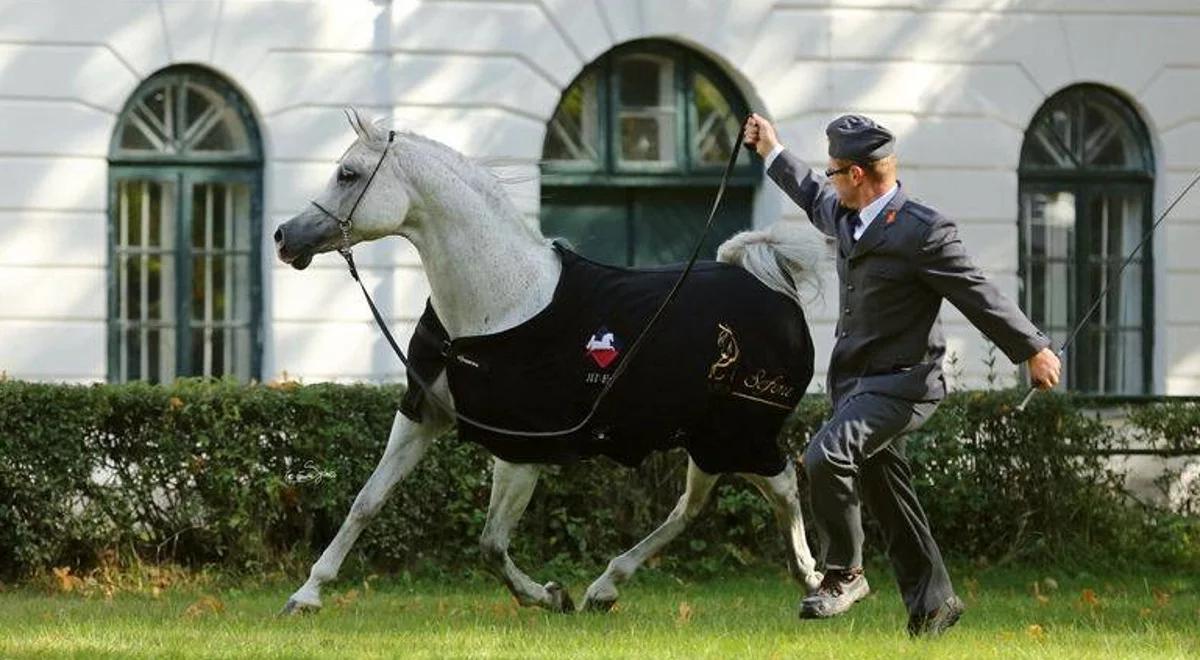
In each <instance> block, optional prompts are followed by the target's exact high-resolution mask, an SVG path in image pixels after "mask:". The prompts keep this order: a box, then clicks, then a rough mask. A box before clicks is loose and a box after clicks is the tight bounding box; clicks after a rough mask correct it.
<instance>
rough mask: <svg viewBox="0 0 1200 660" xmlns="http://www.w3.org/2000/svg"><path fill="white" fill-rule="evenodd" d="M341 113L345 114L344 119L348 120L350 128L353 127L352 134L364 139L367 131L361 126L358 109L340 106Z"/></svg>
mask: <svg viewBox="0 0 1200 660" xmlns="http://www.w3.org/2000/svg"><path fill="white" fill-rule="evenodd" d="M342 113H343V114H345V115H346V121H348V122H350V128H352V129H354V134H355V135H357V136H358V137H359V138H361V139H366V137H367V131H366V128H365V127H364V126H363V122H362V118H361V117H359V115H358V110H355V109H354V108H353V107H351V106H347V107H345V108H342Z"/></svg>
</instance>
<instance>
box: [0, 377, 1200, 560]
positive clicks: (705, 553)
mask: <svg viewBox="0 0 1200 660" xmlns="http://www.w3.org/2000/svg"><path fill="white" fill-rule="evenodd" d="M401 395H402V389H401V388H399V387H394V386H391V387H389V386H367V385H357V386H343V385H331V384H320V385H307V386H300V385H296V384H293V383H287V384H283V385H282V386H279V385H277V386H264V385H239V384H236V383H232V382H213V381H198V380H181V381H179V382H177V383H175V384H173V385H170V386H151V385H146V384H136V383H135V384H128V385H96V386H64V385H50V384H36V383H25V382H21V381H0V578H3V579H13V578H19V577H23V576H28V575H30V574H33V573H36V572H38V571H43V570H46V569H48V568H51V567H55V566H64V565H65V566H75V567H80V568H85V567H87V566H89V565H92V564H94V563H95V562H96V561H97V558H98V557H99V556H101V554H102V553H104V552H106V551H107V552H109V553H110V554H111V553H113V552H114V551H115V553H116V555H117V556H119V557H121V558H123V559H133V558H135V557H136V558H138V559H140V560H142V561H155V562H160V561H171V562H179V563H182V564H185V565H192V566H202V565H216V566H219V567H220V568H221V569H222V570H230V571H258V570H262V569H263V568H265V567H270V566H277V565H279V564H280V562H287V561H289V560H291V561H292V562H295V561H297V560H303V561H308V560H310V559H311V558H313V557H315V555H316V553H318V552H320V550H321V549H322V548H323V547H324V544H325V543H326V542H328V540H329V539H330V538H332V536H333V534H334V533H335V532H336V531H337V528H338V526H339V525H340V524H341V521H342V519H343V517H344V515H345V513H346V511H347V510H348V508H349V506H350V503H351V502H352V501H353V498H354V496H355V494H356V493H357V491H358V489H359V488H360V487H361V485H362V484H363V482H364V481H365V480H366V478H367V476H368V475H369V474H370V472H371V470H372V469H373V468H374V466H375V463H376V461H377V460H378V458H379V456H380V454H381V452H382V450H383V446H384V444H385V442H386V439H387V436H388V430H389V428H390V425H391V422H392V418H393V415H394V411H395V408H396V405H397V402H398V401H399V399H400V396H401ZM1019 396H1020V393H1018V392H1012V391H1001V392H986V393H980V392H975V393H962V394H956V395H952V396H951V397H950V398H949V399H948V400H947V401H946V402H945V403H944V404H943V405H942V407H941V409H940V411H939V412H938V413H937V414H936V415H935V416H934V417H933V419H932V420H931V421H930V422H929V423H928V424H927V425H926V426H925V427H924V428H923V429H921V430H920V431H919V432H917V433H915V434H914V435H913V436H912V437H911V438H910V440H909V443H908V444H909V449H908V451H909V454H910V456H911V457H912V459H913V464H914V465H913V467H914V477H915V479H916V482H917V484H918V488H919V489H920V491H921V497H922V502H923V503H924V505H925V507H926V509H927V512H928V513H929V515H930V518H931V519H932V520H933V525H934V530H935V534H936V536H937V537H938V539H939V541H940V543H941V544H942V546H943V549H944V551H945V552H946V554H948V555H950V556H958V557H962V558H969V559H973V560H975V559H979V560H989V561H996V560H1004V559H1010V558H1022V559H1032V560H1039V561H1040V560H1062V559H1064V558H1070V559H1080V558H1091V557H1108V558H1110V559H1113V560H1114V561H1122V560H1123V561H1138V562H1145V561H1160V562H1191V563H1192V564H1195V565H1197V566H1200V560H1198V557H1200V547H1198V546H1200V534H1198V533H1197V531H1198V529H1200V526H1198V525H1197V523H1196V520H1195V519H1190V518H1181V517H1178V516H1174V515H1171V514H1169V513H1167V512H1164V511H1159V510H1155V509H1152V508H1147V507H1144V506H1140V505H1136V504H1133V503H1132V502H1131V500H1130V499H1129V498H1127V497H1125V496H1124V495H1123V494H1122V493H1121V492H1120V488H1119V480H1118V479H1117V477H1116V475H1114V474H1111V473H1110V472H1108V471H1107V470H1106V469H1105V463H1104V461H1103V459H1100V458H1097V457H1091V456H1077V455H1074V453H1076V452H1080V451H1082V452H1086V451H1088V450H1094V449H1097V448H1103V447H1110V446H1112V445H1113V443H1116V442H1118V439H1117V438H1116V437H1115V436H1113V434H1112V433H1111V432H1110V431H1108V430H1107V429H1106V428H1105V427H1104V426H1102V425H1101V424H1100V423H1098V422H1096V421H1094V420H1093V419H1091V418H1090V417H1089V416H1087V415H1085V414H1082V413H1081V412H1080V411H1079V404H1078V402H1077V401H1076V400H1074V399H1072V398H1070V397H1067V396H1062V395H1041V396H1038V397H1035V398H1034V400H1033V403H1032V405H1031V406H1030V407H1029V409H1028V410H1027V411H1026V412H1025V413H1023V414H1013V413H1012V406H1013V405H1014V403H1015V402H1016V400H1017V398H1018V397H1019ZM1163 405H1164V406H1165V408H1162V407H1160V408H1159V409H1158V412H1157V413H1155V414H1149V415H1147V414H1144V413H1138V414H1135V415H1134V416H1133V419H1134V420H1135V422H1136V421H1137V420H1141V422H1140V423H1142V424H1143V426H1144V427H1145V429H1146V433H1147V434H1154V435H1155V436H1156V437H1163V436H1164V434H1170V433H1185V434H1186V433H1189V432H1190V433H1193V434H1194V431H1195V429H1197V428H1200V422H1198V420H1200V412H1198V411H1197V408H1196V407H1195V405H1194V404H1163ZM1164 411H1166V412H1164ZM1168 412H1169V419H1170V420H1171V423H1170V424H1165V423H1163V421H1162V420H1164V419H1167V418H1168ZM827 414H828V406H827V404H826V403H825V402H824V399H823V398H819V397H809V398H806V399H805V401H804V402H803V403H802V404H801V406H800V407H799V409H798V410H797V412H796V414H795V416H794V418H793V420H792V423H791V424H790V426H789V432H788V433H787V435H786V442H787V443H788V445H789V448H790V450H791V451H792V452H794V453H795V455H797V456H799V455H800V453H801V452H802V449H803V446H804V443H805V441H806V439H807V437H808V434H809V433H811V432H812V431H813V430H815V429H816V428H817V427H819V425H820V423H821V421H822V420H823V419H824V417H825V416H826V415H827ZM1154 424H1158V426H1154ZM1189 424H1190V426H1189ZM1189 429H1190V430H1189ZM1192 441H1193V442H1194V439H1193V440H1192ZM1164 442H1177V443H1178V442H1185V441H1184V440H1166V441H1164ZM314 469H315V470H316V472H315V473H314V472H313V470H314ZM685 470H686V465H685V461H684V459H683V456H682V454H681V453H680V452H679V451H674V452H669V453H666V454H660V455H656V456H653V457H651V459H650V460H648V461H646V463H645V464H644V465H643V466H641V467H640V468H638V469H636V470H625V469H623V468H620V467H619V466H617V465H615V464H613V463H611V462H608V461H606V460H596V461H592V462H588V463H582V464H578V465H573V466H567V467H562V468H553V469H551V470H550V473H549V474H548V475H547V476H545V477H544V478H543V479H542V482H541V484H540V486H539V489H538V491H537V493H536V494H535V496H534V499H533V502H532V503H531V505H530V507H529V511H528V512H527V513H526V515H525V517H524V519H523V521H522V523H521V525H520V527H519V529H518V532H517V535H516V536H517V538H516V539H515V542H514V549H515V551H516V553H517V555H518V558H519V561H525V562H547V561H550V562H558V563H560V564H563V565H569V566H574V567H588V568H591V567H594V566H596V565H600V564H602V563H603V562H606V561H607V560H608V558H610V557H611V556H612V555H614V554H616V553H617V552H620V551H622V550H624V549H626V548H628V547H629V546H630V545H632V544H633V543H635V542H636V541H638V540H639V539H640V538H641V537H642V536H644V535H645V534H646V533H647V532H649V531H650V530H651V529H653V528H654V527H656V526H657V525H658V524H659V523H661V522H662V520H663V518H664V517H665V515H666V514H667V512H668V511H669V510H670V508H671V507H672V506H673V504H674V502H675V500H676V498H677V497H678V495H679V491H680V489H681V487H682V484H683V480H684V473H685ZM301 474H308V475H309V476H314V475H316V476H319V478H318V479H312V480H308V481H298V480H297V479H296V476H297V475H301ZM489 486H490V459H489V457H488V456H487V455H486V454H485V453H484V452H483V451H481V450H479V449H478V448H477V447H474V446H470V445H467V444H465V443H461V442H458V441H457V440H456V438H455V437H454V436H453V435H448V436H446V437H444V438H442V439H440V440H439V442H438V443H437V445H436V446H435V447H434V448H433V449H432V450H431V451H430V452H429V453H428V454H427V456H426V458H425V460H424V461H423V462H422V463H421V465H420V466H419V467H418V468H417V470H416V471H415V472H414V473H413V474H412V475H411V476H410V477H409V478H408V479H407V480H406V481H404V482H402V483H401V484H400V485H399V486H398V487H397V488H396V491H395V492H394V494H393V496H392V499H391V500H389V502H388V505H387V506H386V507H385V508H384V511H383V512H382V513H381V514H380V515H379V516H378V517H377V518H376V519H375V520H374V521H372V523H371V525H370V526H369V528H368V530H367V531H366V532H365V533H364V534H363V536H362V537H361V538H360V540H359V542H358V543H357V545H356V546H355V550H354V553H353V554H352V562H351V565H350V566H349V569H350V570H359V569H361V570H374V571H381V570H382V571H391V570H400V569H411V568H422V569H428V568H432V569H437V570H445V571H454V570H459V569H461V568H463V567H467V566H478V551H477V548H476V538H477V537H478V534H479V532H480V530H481V529H482V525H483V519H484V515H485V512H486V508H487V502H488V495H489ZM714 499H715V503H713V504H710V505H709V507H708V508H707V509H706V512H705V514H704V515H703V516H702V517H701V519H700V520H699V521H698V522H697V524H696V525H695V526H694V527H693V528H692V529H691V530H689V532H688V533H687V534H686V535H685V536H684V537H682V539H681V540H680V541H677V542H676V544H675V545H674V546H672V547H671V548H670V549H669V550H668V551H667V552H666V553H665V554H664V558H663V561H664V562H667V565H668V566H673V567H678V568H680V569H684V570H691V571H717V570H724V569H725V568H727V567H729V566H731V565H737V564H739V563H746V562H756V561H770V562H779V565H781V566H782V556H783V555H782V552H783V550H782V543H781V542H780V541H779V538H780V536H779V533H778V531H777V530H776V529H775V526H774V521H773V519H772V516H771V515H770V512H769V509H768V508H767V506H766V505H765V503H764V502H763V501H762V500H761V498H760V497H759V496H758V495H757V494H755V493H754V492H753V491H752V490H751V489H749V488H748V487H747V486H746V485H745V484H744V483H742V482H740V480H737V479H727V480H725V481H723V482H722V485H721V486H719V488H718V491H717V495H716V497H715V498H714ZM873 547H874V548H876V549H877V548H878V547H879V545H878V544H874V546H873ZM1122 558H1123V559H1122ZM293 565H294V564H293Z"/></svg>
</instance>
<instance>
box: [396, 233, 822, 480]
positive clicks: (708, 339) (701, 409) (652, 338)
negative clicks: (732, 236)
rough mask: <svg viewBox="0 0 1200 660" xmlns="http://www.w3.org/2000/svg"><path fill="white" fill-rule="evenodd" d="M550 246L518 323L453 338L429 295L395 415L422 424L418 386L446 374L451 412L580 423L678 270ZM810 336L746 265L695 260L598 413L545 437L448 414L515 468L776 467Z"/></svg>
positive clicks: (805, 373)
mask: <svg viewBox="0 0 1200 660" xmlns="http://www.w3.org/2000/svg"><path fill="white" fill-rule="evenodd" d="M555 247H556V248H557V251H558V253H559V255H560V257H561V259H562V265H563V269H562V276H561V278H560V279H559V282H558V285H557V287H556V289H555V292H554V296H553V300H552V301H551V303H550V304H549V305H548V306H547V307H546V308H545V309H543V310H542V311H540V312H538V313H537V314H536V315H534V316H533V318H531V319H529V320H528V321H526V322H524V323H522V324H521V325H519V326H517V327H514V328H511V329H509V330H505V331H503V332H498V333H495V334H489V335H479V336H468V337H456V338H453V339H451V338H450V337H449V335H448V334H447V332H446V330H445V328H444V327H443V326H442V323H441V321H440V320H439V319H438V317H437V314H436V313H435V312H434V310H433V306H432V305H431V304H430V303H428V302H427V303H426V306H425V312H424V314H423V315H422V316H421V319H420V321H419V324H418V330H417V332H416V333H415V334H414V335H413V338H412V340H411V342H410V344H409V362H410V375H409V384H410V387H409V390H408V393H407V394H406V395H405V397H404V402H403V404H402V406H401V411H402V412H403V413H404V414H405V415H407V416H408V417H409V418H411V419H413V420H416V421H420V405H421V401H422V399H423V397H424V393H423V392H422V391H421V390H420V388H419V387H418V386H417V384H416V380H415V379H413V378H412V374H411V370H413V369H415V370H416V371H417V372H418V373H419V374H420V376H421V378H422V379H423V380H424V381H425V382H427V383H432V382H433V381H434V380H435V379H436V377H437V376H438V375H439V374H440V373H441V370H442V369H446V370H447V379H448V382H449V387H450V392H451V394H452V395H453V397H454V404H455V407H456V408H457V409H458V411H459V412H461V413H463V414H465V415H467V416H469V417H472V418H474V419H477V420H479V421H480V422H483V423H486V424H489V425H492V426H499V427H503V428H510V429H520V430H532V431H552V430H557V429H563V428H568V427H571V426H574V425H575V424H577V423H579V422H580V421H581V420H582V419H583V417H584V416H585V415H586V414H587V412H588V411H589V410H590V408H591V406H592V403H593V401H594V400H595V398H596V395H597V394H599V392H600V390H601V389H602V388H603V387H604V385H605V383H607V381H608V379H609V378H610V377H611V376H612V373H613V371H614V370H615V369H616V367H617V365H619V364H620V363H621V361H622V360H623V359H625V354H626V351H627V350H628V349H629V347H630V346H631V344H632V343H633V342H634V340H635V339H636V338H637V336H638V334H639V333H640V332H641V331H642V329H643V328H644V327H645V326H646V323H647V321H648V320H649V319H650V317H651V316H652V315H653V314H654V312H655V311H656V310H657V309H658V307H659V306H660V305H661V303H662V301H663V299H664V298H665V297H666V295H667V293H668V291H670V289H671V287H672V285H673V284H674V283H675V281H676V279H678V277H679V274H680V272H681V271H682V269H683V266H682V265H675V266H665V267H657V268H646V269H627V268H617V267H612V266H606V265H603V264H599V263H595V262H592V261H589V260H588V259H586V258H584V257H582V256H580V255H578V254H575V253H574V252H572V251H570V250H568V249H566V248H565V247H563V246H561V245H558V244H556V245H555ZM812 375H813V345H812V338H811V337H810V336H809V331H808V324H807V323H806V322H805V319H804V314H803V312H802V311H801V310H800V307H799V306H798V305H796V304H795V303H794V302H792V301H791V300H790V299H788V298H787V296H784V295H782V294H780V293H778V292H775V291H772V290H771V289H769V288H767V287H766V286H764V285H763V284H762V283H761V282H759V281H758V280H757V279H755V278H754V276H753V275H751V274H750V273H749V272H747V271H746V270H744V269H742V268H740V267H737V266H733V265H730V264H725V263H719V262H698V263H697V264H696V265H695V266H694V267H693V269H692V272H691V274H690V275H689V276H688V278H687V280H686V281H685V282H684V284H683V286H682V288H681V289H680V290H679V293H678V295H677V297H676V298H675V301H674V302H673V303H672V304H671V305H670V306H669V307H668V308H667V310H666V311H665V312H664V314H663V316H662V317H661V318H660V319H659V322H658V323H657V325H656V326H655V327H654V329H653V330H651V334H650V335H649V336H648V337H647V339H646V340H645V342H644V343H643V345H642V347H641V348H640V349H639V351H638V353H637V357H636V358H635V359H634V360H633V362H632V364H631V365H630V367H629V368H628V369H627V370H626V372H625V373H624V374H623V375H622V376H621V377H620V379H618V381H617V383H616V384H615V386H614V387H613V389H612V391H611V392H609V394H608V396H607V397H606V398H605V400H604V401H603V403H601V406H600V409H599V410H598V411H597V414H596V416H595V417H594V418H593V419H592V421H591V422H590V423H589V424H588V425H587V426H586V427H585V428H583V429H581V430H580V431H578V432H576V433H573V434H571V435H568V436H559V437H551V438H539V437H516V436H511V435H502V434H497V433H491V432H488V431H485V430H483V429H480V428H478V427H476V426H473V425H471V424H470V423H468V422H460V423H459V425H458V433H459V436H460V437H462V438H464V439H467V440H470V441H472V442H476V443H478V444H480V445H483V446H484V447H485V448H486V449H488V450H489V451H490V452H492V453H493V454H494V455H496V456H499V457H500V458H502V459H503V460H506V461H510V462H515V463H560V464H562V463H569V462H572V461H575V460H578V459H581V458H587V457H591V456H596V455H604V456H608V457H610V458H612V459H614V460H616V461H618V462H620V463H622V464H625V465H628V466H633V465H637V464H638V463H640V462H641V461H642V460H643V459H644V458H645V457H646V456H647V455H648V454H649V453H650V452H652V451H657V450H662V449H668V448H671V447H678V446H682V447H684V448H686V449H687V451H688V454H689V455H690V456H691V457H692V459H693V460H695V461H696V464H697V465H699V467H700V468H701V469H702V470H704V471H705V472H709V473H725V472H753V473H757V474H761V475H774V474H778V473H779V471H780V470H782V469H783V467H784V465H785V461H784V458H783V455H782V453H781V452H780V450H779V446H778V443H777V436H778V434H779V430H780V427H781V426H782V424H783V421H784V419H785V418H786V417H787V415H788V414H789V413H790V412H791V410H792V409H793V408H794V407H795V405H796V403H797V402H798V401H799V399H800V397H801V395H803V394H804V391H805V390H806V389H807V388H808V384H809V381H811V380H812Z"/></svg>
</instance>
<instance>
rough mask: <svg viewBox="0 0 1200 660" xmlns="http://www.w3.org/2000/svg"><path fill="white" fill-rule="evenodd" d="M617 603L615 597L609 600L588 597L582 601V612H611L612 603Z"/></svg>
mask: <svg viewBox="0 0 1200 660" xmlns="http://www.w3.org/2000/svg"><path fill="white" fill-rule="evenodd" d="M616 604H617V599H616V598H611V599H609V600H601V599H599V598H589V599H588V600H585V601H583V611H584V612H611V611H612V608H613V605H616Z"/></svg>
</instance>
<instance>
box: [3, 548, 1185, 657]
mask: <svg viewBox="0 0 1200 660" xmlns="http://www.w3.org/2000/svg"><path fill="white" fill-rule="evenodd" d="M954 575H955V576H956V579H957V588H958V590H959V592H960V594H961V595H962V597H963V598H964V600H965V601H966V602H967V605H968V608H969V609H968V611H967V614H966V615H965V616H964V617H963V619H962V621H961V622H960V623H959V625H958V626H957V627H956V628H954V629H953V630H952V631H951V632H950V633H949V634H948V635H947V636H945V637H943V638H942V639H940V640H925V641H911V640H909V639H908V638H907V637H906V635H905V633H904V623H905V616H904V612H903V607H902V606H901V604H900V600H899V596H898V594H897V592H896V588H895V586H894V584H892V582H891V578H890V575H889V574H888V573H887V571H885V570H882V569H875V570H873V571H869V572H868V576H869V577H870V578H872V580H873V582H872V584H873V586H874V588H875V593H873V594H872V595H871V596H870V597H869V598H868V599H867V600H866V601H864V602H862V603H860V604H859V605H858V606H856V607H855V609H854V610H853V611H852V612H851V613H850V614H848V615H846V616H844V617H841V618H839V619H835V620H831V621H800V620H798V619H797V618H796V605H797V602H798V598H799V593H798V591H797V590H796V588H795V587H793V586H792V585H791V584H790V583H788V582H787V581H786V580H785V579H783V578H782V577H780V576H778V575H776V574H773V573H767V572H761V571H760V572H749V573H743V574H739V575H733V576H731V577H728V578H725V579H709V580H703V581H696V582H688V581H680V580H677V579H674V578H672V577H669V576H667V575H664V574H662V573H655V572H653V571H647V572H646V573H644V574H642V575H639V576H638V577H637V578H635V580H634V581H633V582H632V583H630V584H629V585H627V586H626V587H625V589H624V590H623V591H622V600H621V602H620V603H619V604H618V607H617V609H616V610H615V611H613V612H610V613H608V614H577V615H559V614H551V613H547V612H543V611H540V610H528V609H518V608H517V607H516V606H515V605H514V603H513V601H512V599H511V598H509V597H508V595H507V592H505V591H504V590H503V587H501V586H500V585H499V584H498V583H496V582H493V581H491V580H486V579H483V578H459V579H454V580H449V581H446V582H435V581H431V580H427V579H420V580H415V581H403V580H390V581H389V580H388V579H387V578H383V579H380V580H376V581H374V582H372V583H371V584H370V585H369V586H367V587H364V585H363V584H361V583H359V584H351V583H348V582H346V581H343V582H339V583H336V584H335V585H333V587H332V588H331V589H328V590H327V592H326V596H325V609H324V610H323V611H321V612H320V613H317V614H315V615H307V616H301V617H295V618H276V617H275V612H276V611H277V610H278V609H279V607H280V606H281V605H282V604H283V602H284V601H285V600H286V598H287V595H288V594H289V593H290V591H291V590H292V589H293V588H294V587H295V586H297V584H298V583H296V584H292V583H288V584H283V583H270V584H267V585H254V586H247V587H242V588H230V587H224V588H217V587H208V588H203V587H196V586H189V587H172V588H168V589H167V590H165V591H163V592H162V593H160V594H158V595H157V596H154V595H151V594H149V593H117V594H116V595H114V596H112V597H111V598H106V597H105V596H103V595H99V594H96V595H91V596H82V595H79V594H78V593H51V592H49V591H48V590H46V589H40V588H35V587H21V588H12V587H9V588H7V589H5V590H4V591H2V592H0V657H3V658H11V657H30V656H38V657H46V656H75V657H86V658H99V657H130V656H133V657H145V656H164V655H165V656H181V657H247V658H259V657H397V656H405V657H506V658H527V657H569V658H608V657H638V658H646V657H652V658H662V657H677V658H695V657H715V658H731V657H747V658H808V657H814V658H855V657H862V658H879V657H883V658H901V657H921V658H936V657H948V658H972V659H974V658H986V657H998V658H999V657H1002V658H1013V657H1038V658H1041V657H1048V656H1049V657H1070V658H1089V659H1092V658H1104V659H1109V658H1133V657H1145V658H1151V657H1153V658H1162V657H1168V658H1169V657H1177V658H1184V657H1187V658H1197V657H1200V576H1196V575H1185V574H1179V573H1176V574H1169V573H1163V572H1147V573H1145V574H1138V575H1131V576H1118V575H1100V576H1094V575H1088V574H1073V575H1070V574H1055V573H1053V572H1049V573H1047V572H1041V573H1039V572H1034V571H1032V570H1029V569H991V570H986V571H974V572H972V571H970V570H965V569H960V570H957V571H955V572H954ZM1046 578H1051V579H1050V580H1046ZM1034 583H1038V587H1037V589H1036V590H1035V589H1034V587H1033V584H1034ZM570 586H571V587H572V589H571V590H572V593H573V595H575V596H576V597H579V596H580V595H581V592H582V591H583V587H584V586H586V585H584V584H581V583H580V584H574V583H573V584H571V585H570Z"/></svg>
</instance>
